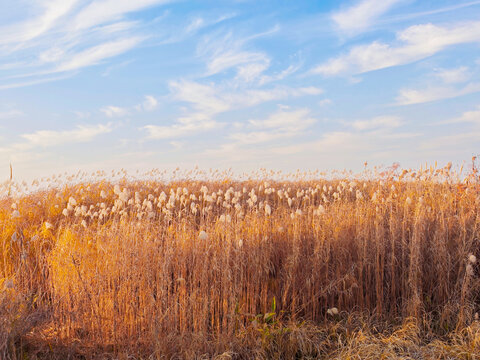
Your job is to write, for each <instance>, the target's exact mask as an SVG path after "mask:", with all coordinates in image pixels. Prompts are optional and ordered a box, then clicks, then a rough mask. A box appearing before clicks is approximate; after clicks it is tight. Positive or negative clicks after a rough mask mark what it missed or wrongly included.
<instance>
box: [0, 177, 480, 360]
mask: <svg viewBox="0 0 480 360" xmlns="http://www.w3.org/2000/svg"><path fill="white" fill-rule="evenodd" d="M476 176H477V175H476V173H475V171H474V172H472V174H470V176H467V177H466V178H465V179H463V180H462V181H460V180H458V178H457V177H456V176H455V174H453V173H452V172H450V169H449V168H445V169H438V170H437V169H428V170H427V171H419V172H416V173H413V172H409V171H404V172H403V173H401V174H400V173H396V172H390V173H388V174H381V175H378V176H377V178H369V179H357V180H355V181H352V182H351V181H350V180H346V179H344V180H302V179H296V180H294V181H268V182H269V183H266V180H265V181H253V180H244V181H231V180H222V181H220V180H216V181H213V180H212V181H208V182H205V181H196V180H181V181H173V182H170V183H163V182H155V181H121V182H120V185H119V189H120V190H123V189H127V190H128V194H127V193H126V192H124V193H123V195H122V194H120V192H119V191H118V190H119V189H116V190H115V189H114V184H112V183H110V182H106V181H102V182H84V183H80V184H78V185H75V186H65V187H64V188H62V189H61V190H48V191H45V190H44V191H36V192H34V193H32V194H31V195H24V196H21V197H18V198H13V197H7V198H4V199H3V200H0V279H2V280H0V358H2V359H3V358H5V359H7V358H23V357H24V356H28V358H49V359H50V358H51V359H53V358H58V359H61V358H65V357H67V356H73V357H77V358H125V359H127V358H145V359H146V358H185V359H194V358H219V359H220V358H221V359H229V358H244V359H248V358H277V359H289V358H325V359H347V358H348V359H355V358H356V359H367V358H370V359H378V358H388V359H394V358H398V359H405V358H410V359H417V358H418V359H423V358H425V359H449V358H464V359H475V358H479V355H478V354H480V323H479V322H478V321H475V313H476V312H478V311H479V310H480V309H479V307H480V280H479V276H478V275H479V272H480V268H479V266H478V262H473V261H472V260H473V258H472V257H471V255H474V256H476V257H480V218H479V210H480V194H479V185H478V178H477V177H476ZM204 186H206V188H208V191H206V192H205V193H204V192H203V191H204V190H205V188H203V187H204ZM229 189H231V190H229ZM252 189H253V190H254V192H255V195H253V194H252V193H251V191H252ZM102 191H103V192H104V194H102V193H101V192H102ZM171 191H172V194H174V195H172V197H171V199H172V200H171V203H170V205H167V204H168V202H169V197H170V192H171ZM279 191H280V192H279ZM135 192H137V193H138V195H137V196H135ZM162 192H164V193H165V194H166V195H167V196H166V199H164V198H163V195H161V194H162ZM213 192H215V193H216V194H217V196H216V199H210V198H209V197H211V196H212V193H213ZM227 193H228V194H230V195H226V194H227ZM287 193H288V196H287ZM279 194H280V195H279ZM101 195H104V197H102V196H101ZM192 195H194V197H193V196H192ZM70 197H73V198H74V199H75V201H74V202H73V203H75V202H76V205H75V204H72V201H70V205H71V210H70V211H69V213H68V214H67V216H65V215H63V214H62V211H63V209H65V208H67V207H68V203H69V198H70ZM255 197H256V199H255ZM288 198H290V199H291V203H290V204H289V200H288ZM136 199H137V200H136ZM232 199H235V200H232ZM129 200H130V201H129ZM253 200H255V202H253ZM249 201H250V204H249V203H248V202H249ZM102 202H103V203H105V206H103V205H101V203H102ZM192 203H194V205H192ZM12 204H16V207H17V211H18V214H17V213H16V212H15V209H14V208H12ZM265 204H268V206H269V207H270V209H271V214H268V210H267V211H266V210H265V209H266V207H265ZM82 205H83V206H85V207H84V208H83V210H82ZM235 205H237V206H236V207H235ZM13 206H14V207H15V205H13ZM114 206H115V209H114V211H112V208H113V207H114ZM102 210H103V214H104V216H100V214H101V213H102ZM75 212H77V216H76V215H75ZM17 215H19V216H18V217H17ZM82 221H83V224H82ZM46 222H48V223H50V224H51V225H52V226H51V227H50V226H49V225H48V224H46ZM201 231H204V232H206V234H207V236H206V237H207V238H204V234H203V233H202V234H201ZM469 256H470V260H469ZM273 303H274V305H272V304H273ZM334 307H335V308H337V309H338V311H339V313H338V314H336V315H335V314H334V315H331V314H329V313H327V311H328V310H329V309H332V308H334ZM477 316H478V315H477Z"/></svg>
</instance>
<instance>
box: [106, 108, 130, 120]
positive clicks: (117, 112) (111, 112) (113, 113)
mask: <svg viewBox="0 0 480 360" xmlns="http://www.w3.org/2000/svg"><path fill="white" fill-rule="evenodd" d="M100 111H101V112H103V113H104V114H105V115H106V116H107V117H109V118H112V117H121V116H125V115H127V114H128V110H127V109H124V108H121V107H118V106H105V107H103V108H101V109H100Z"/></svg>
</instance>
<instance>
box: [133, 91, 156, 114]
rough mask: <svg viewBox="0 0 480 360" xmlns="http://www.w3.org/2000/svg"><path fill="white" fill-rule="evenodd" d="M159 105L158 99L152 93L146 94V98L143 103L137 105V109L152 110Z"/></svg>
mask: <svg viewBox="0 0 480 360" xmlns="http://www.w3.org/2000/svg"><path fill="white" fill-rule="evenodd" d="M157 106H158V100H157V99H155V97H154V96H152V95H145V99H144V100H143V102H142V103H141V104H138V105H137V106H135V109H136V110H137V111H152V110H155V109H156V108H157Z"/></svg>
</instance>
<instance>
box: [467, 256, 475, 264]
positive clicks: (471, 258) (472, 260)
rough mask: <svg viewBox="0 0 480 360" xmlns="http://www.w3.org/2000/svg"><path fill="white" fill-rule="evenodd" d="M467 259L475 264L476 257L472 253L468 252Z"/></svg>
mask: <svg viewBox="0 0 480 360" xmlns="http://www.w3.org/2000/svg"><path fill="white" fill-rule="evenodd" d="M468 261H470V262H471V263H472V264H475V263H476V262H477V257H476V256H475V255H473V254H470V255H469V256H468Z"/></svg>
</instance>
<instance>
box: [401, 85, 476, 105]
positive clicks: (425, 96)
mask: <svg viewBox="0 0 480 360" xmlns="http://www.w3.org/2000/svg"><path fill="white" fill-rule="evenodd" d="M479 91H480V83H473V82H472V83H469V84H467V85H465V86H464V87H462V88H454V87H448V86H437V87H428V88H425V89H402V90H400V92H399V94H398V96H397V98H396V104H397V105H412V104H421V103H426V102H431V101H437V100H443V99H450V98H455V97H459V96H464V95H468V94H472V93H476V92H479Z"/></svg>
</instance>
